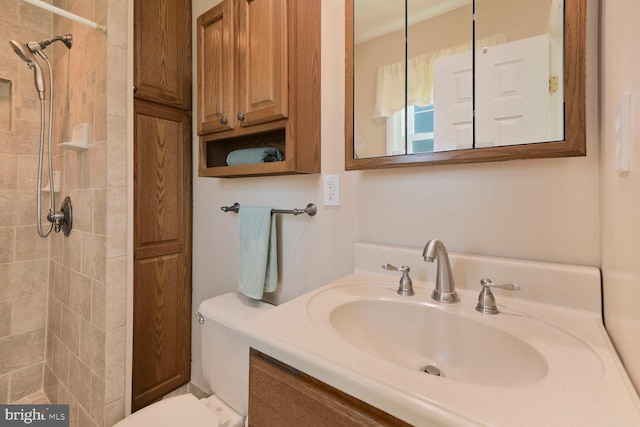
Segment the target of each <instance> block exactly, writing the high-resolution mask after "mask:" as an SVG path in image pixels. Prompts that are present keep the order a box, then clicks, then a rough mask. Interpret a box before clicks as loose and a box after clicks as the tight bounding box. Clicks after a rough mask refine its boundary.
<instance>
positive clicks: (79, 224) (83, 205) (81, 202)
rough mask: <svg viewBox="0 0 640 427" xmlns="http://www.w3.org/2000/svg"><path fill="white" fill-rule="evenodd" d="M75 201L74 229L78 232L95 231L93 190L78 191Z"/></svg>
mask: <svg viewBox="0 0 640 427" xmlns="http://www.w3.org/2000/svg"><path fill="white" fill-rule="evenodd" d="M72 201H73V212H74V215H73V228H74V229H75V230H77V231H87V232H89V233H90V232H92V230H93V190H78V191H76V192H75V197H74V199H73V200H72Z"/></svg>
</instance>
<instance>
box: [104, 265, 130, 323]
mask: <svg viewBox="0 0 640 427" xmlns="http://www.w3.org/2000/svg"><path fill="white" fill-rule="evenodd" d="M106 288H107V289H106V292H107V293H106V303H107V304H106V325H105V327H106V330H107V331H110V330H112V329H115V328H119V327H122V326H124V325H125V322H126V305H127V304H126V302H127V258H126V257H120V258H113V259H107V286H106Z"/></svg>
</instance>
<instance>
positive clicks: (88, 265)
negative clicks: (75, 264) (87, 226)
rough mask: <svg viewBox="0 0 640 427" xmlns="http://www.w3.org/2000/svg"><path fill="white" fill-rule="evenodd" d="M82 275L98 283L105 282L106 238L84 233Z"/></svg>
mask: <svg viewBox="0 0 640 427" xmlns="http://www.w3.org/2000/svg"><path fill="white" fill-rule="evenodd" d="M82 273H84V274H86V275H87V276H89V277H91V278H92V279H94V280H98V281H100V282H105V281H106V276H107V266H106V238H105V236H103V235H100V234H91V233H86V234H85V235H84V236H83V237H82Z"/></svg>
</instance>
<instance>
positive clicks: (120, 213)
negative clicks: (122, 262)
mask: <svg viewBox="0 0 640 427" xmlns="http://www.w3.org/2000/svg"><path fill="white" fill-rule="evenodd" d="M107 206H108V209H109V216H108V217H107V236H108V240H107V257H108V258H115V257H120V256H125V255H126V254H127V191H126V189H125V188H109V190H108V192H107Z"/></svg>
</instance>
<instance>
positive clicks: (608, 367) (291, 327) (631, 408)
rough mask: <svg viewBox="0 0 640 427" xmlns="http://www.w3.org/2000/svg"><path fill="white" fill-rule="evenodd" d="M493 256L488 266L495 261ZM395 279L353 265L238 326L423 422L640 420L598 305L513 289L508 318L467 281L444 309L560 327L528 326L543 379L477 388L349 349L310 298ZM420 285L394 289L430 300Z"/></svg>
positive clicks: (272, 351) (260, 343) (268, 346)
mask: <svg viewBox="0 0 640 427" xmlns="http://www.w3.org/2000/svg"><path fill="white" fill-rule="evenodd" d="M368 249H371V248H367V250H368ZM409 251H410V252H411V251H412V250H409ZM455 257H456V255H452V258H455ZM374 258H375V257H374ZM476 261H477V260H476ZM480 261H484V259H483V260H480ZM487 261H488V262H489V264H491V262H490V261H491V259H487ZM376 262H377V261H376ZM396 262H397V261H396ZM502 262H504V260H498V263H502ZM514 263H515V264H517V261H512V260H510V261H509V262H508V264H510V265H511V264H514ZM398 264H400V263H398ZM529 264H530V263H529ZM452 265H453V261H452ZM545 266H548V265H547V264H544V265H543V264H541V265H540V267H545ZM356 267H358V266H356ZM459 267H460V266H459ZM511 267H513V265H511ZM571 268H573V267H571ZM578 270H580V268H578ZM466 271H469V270H468V269H467V270H466ZM496 271H497V270H496ZM582 273H584V272H582ZM454 274H455V273H454ZM497 274H500V273H497ZM420 275H421V274H420V273H418V274H416V276H418V277H419V276H420ZM397 279H398V276H397V275H391V274H374V273H370V272H366V271H356V272H355V273H354V274H351V275H349V276H346V277H344V278H341V279H339V280H337V281H335V282H333V283H331V284H328V285H326V286H324V287H322V288H319V289H317V290H315V291H313V292H310V293H308V294H305V295H302V296H300V297H298V298H295V299H293V300H291V301H289V302H287V303H285V304H282V305H280V306H278V307H276V308H274V309H271V310H269V311H267V312H265V313H263V314H261V315H259V316H257V317H254V318H251V319H249V320H248V321H247V322H245V323H244V324H242V325H241V326H240V327H239V328H238V331H239V333H240V334H241V336H242V337H243V339H244V340H245V341H246V342H248V343H249V345H250V346H251V347H253V348H255V349H257V350H259V351H261V352H263V353H266V354H268V355H270V356H272V357H274V358H276V359H278V360H280V361H282V362H284V363H286V364H288V365H291V366H292V367H294V368H296V369H298V370H300V371H303V372H305V373H307V374H309V375H311V376H313V377H315V378H317V379H319V380H321V381H323V382H325V383H327V384H329V385H331V386H333V387H336V388H338V389H340V390H342V391H344V392H346V393H348V394H350V395H353V396H354V397H356V398H358V399H361V400H363V401H364V402H367V403H369V404H371V405H373V406H375V407H378V408H380V409H382V410H384V411H386V412H388V413H389V414H391V415H394V416H395V417H397V418H400V419H402V420H404V421H406V422H408V423H410V424H412V425H416V426H429V425H439V426H470V425H479V426H514V425H518V426H536V427H538V426H563V427H565V426H580V427H585V426H604V425H612V426H640V399H639V398H638V395H637V394H636V392H635V390H634V389H633V387H632V385H631V383H630V381H629V379H628V377H627V375H626V373H625V371H624V368H623V366H622V364H621V362H620V360H619V359H618V357H617V355H616V353H615V351H614V349H613V346H612V344H611V342H610V340H609V338H608V336H607V334H606V331H605V329H604V327H603V325H602V319H601V316H600V313H599V311H598V310H595V309H591V310H589V309H576V308H565V307H563V304H562V302H561V301H558V299H557V295H556V294H554V295H555V296H556V297H554V301H555V304H543V303H540V302H539V301H536V302H530V301H525V300H523V299H522V298H519V297H521V296H522V294H520V295H514V296H511V297H507V296H505V294H506V293H507V292H500V291H497V292H494V293H495V294H496V299H497V301H498V307H499V309H500V311H501V314H498V315H495V316H491V315H483V314H480V313H478V312H476V311H475V310H474V307H475V304H476V302H477V295H478V291H479V286H478V289H475V290H466V289H465V288H466V287H472V285H468V286H467V284H465V285H461V286H459V289H458V293H459V294H460V297H461V300H462V302H461V303H459V304H450V305H448V307H445V309H446V310H449V311H451V312H452V313H458V314H459V315H462V316H467V317H469V318H473V319H475V320H474V321H480V322H485V323H487V324H488V325H491V326H493V327H496V328H498V329H503V330H506V331H508V332H510V333H514V334H518V333H520V332H518V329H517V328H518V327H519V326H518V325H517V321H516V322H514V321H513V320H512V319H514V318H515V316H520V317H527V318H529V319H533V320H531V321H535V322H538V324H539V325H541V326H540V329H541V330H542V329H549V330H556V331H558V332H557V333H551V335H548V336H552V337H553V339H547V335H541V336H536V335H537V334H536V332H535V331H534V330H527V329H526V327H525V329H524V332H522V336H521V338H522V339H523V340H525V341H527V342H528V343H530V344H532V345H533V346H534V347H535V348H536V349H537V350H539V351H540V352H541V354H543V355H544V357H545V358H546V359H547V360H548V362H549V372H548V374H547V375H546V376H545V377H544V378H542V379H541V380H540V381H536V382H534V383H532V384H525V385H496V384H478V383H473V382H463V381H456V380H452V379H450V378H443V377H435V376H429V375H428V374H422V373H419V372H418V373H416V372H415V370H414V369H407V368H404V367H401V366H398V365H396V364H393V363H390V362H389V361H386V360H383V359H381V358H379V357H375V356H374V355H372V354H369V353H367V352H365V351H363V350H360V349H358V348H356V347H354V346H352V345H350V344H349V343H347V342H346V341H345V340H344V339H341V338H340V337H339V336H337V335H336V334H334V333H332V332H331V331H330V330H329V329H327V328H326V327H323V326H322V325H319V324H318V322H317V321H314V320H313V315H311V316H310V312H309V307H310V305H309V302H310V301H311V300H312V299H313V298H314V297H315V296H317V295H319V294H321V293H322V292H324V291H325V290H326V289H329V288H334V287H340V286H345V285H354V284H360V283H361V284H372V285H374V286H379V287H381V288H388V289H392V290H393V289H395V288H396V287H397V283H398V282H397ZM520 279H521V280H520V282H522V279H523V277H521V278H520ZM456 280H457V281H458V282H462V280H458V278H457V279H456ZM470 280H471V279H470ZM524 280H525V282H526V281H527V280H526V277H525V278H524ZM471 281H472V282H475V278H473V280H471ZM496 282H497V281H496ZM594 282H595V281H594ZM548 285H550V286H555V285H554V284H553V283H552V284H548ZM532 286H534V285H533V284H531V285H530V287H532ZM414 288H415V289H416V295H415V296H412V297H406V296H400V295H397V294H395V293H394V292H387V294H389V295H395V296H391V297H390V298H392V299H393V298H398V301H401V300H402V299H406V298H415V299H416V301H418V300H421V301H428V300H430V298H429V295H430V293H431V290H432V289H433V285H432V284H430V283H426V282H423V281H420V280H416V279H415V278H414ZM385 292H386V290H385ZM530 292H531V294H533V295H538V294H542V292H535V291H530ZM587 293H588V292H587ZM525 295H526V293H525ZM535 299H536V298H534V300H535ZM566 305H569V304H566ZM587 305H588V304H587ZM510 314H511V315H515V316H511V318H510V316H509V315H510ZM523 314H524V315H525V316H522V315H523ZM316 320H317V319H316ZM554 334H555V335H554ZM583 367H585V368H584V369H583Z"/></svg>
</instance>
